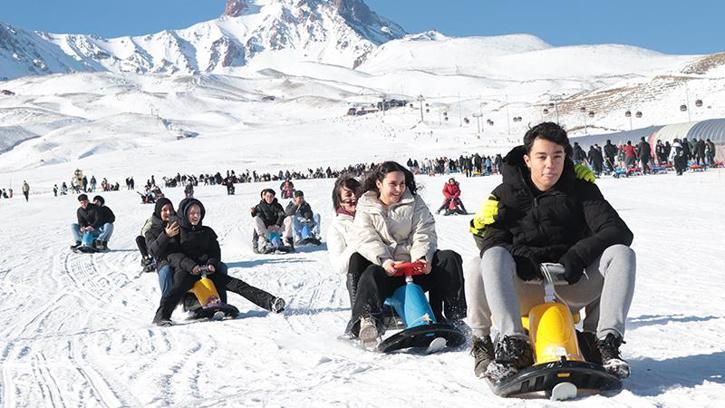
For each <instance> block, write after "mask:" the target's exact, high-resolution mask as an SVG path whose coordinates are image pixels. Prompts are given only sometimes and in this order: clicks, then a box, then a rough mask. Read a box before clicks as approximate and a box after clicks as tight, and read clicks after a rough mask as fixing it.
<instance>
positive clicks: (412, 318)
mask: <svg viewBox="0 0 725 408" xmlns="http://www.w3.org/2000/svg"><path fill="white" fill-rule="evenodd" d="M417 274H420V272H418V273H415V272H413V273H410V274H408V273H406V279H405V280H406V284H405V285H403V286H401V287H399V288H398V289H396V290H395V292H394V293H393V296H391V297H389V298H388V299H386V300H385V304H386V305H389V306H391V307H393V309H395V312H396V313H397V314H398V316H400V318H401V320H402V321H403V324H404V325H405V329H404V330H403V331H401V332H399V333H396V334H394V335H392V336H390V337H388V338H387V339H385V340H384V341H383V342H381V343H380V344H379V345H378V350H379V351H381V352H383V353H389V352H393V351H396V350H401V349H406V348H410V347H429V346H431V343H432V342H433V340H435V339H437V338H442V339H444V340H445V347H458V346H460V345H461V344H463V343H465V342H466V339H465V337H464V335H463V333H461V331H460V330H458V329H457V328H456V327H454V326H453V325H451V324H448V323H438V322H437V321H436V318H435V315H434V314H433V310H432V309H431V307H430V304H429V303H428V299H427V298H426V296H425V293H424V292H423V288H421V287H420V286H419V285H417V284H416V283H414V282H413V275H417Z"/></svg>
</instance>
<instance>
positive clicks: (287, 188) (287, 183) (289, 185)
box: [279, 177, 295, 198]
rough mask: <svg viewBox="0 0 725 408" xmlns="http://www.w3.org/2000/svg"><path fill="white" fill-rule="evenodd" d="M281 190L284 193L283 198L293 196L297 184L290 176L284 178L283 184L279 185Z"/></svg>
mask: <svg viewBox="0 0 725 408" xmlns="http://www.w3.org/2000/svg"><path fill="white" fill-rule="evenodd" d="M279 191H280V193H281V194H282V198H292V195H293V194H294V192H295V185H294V183H293V182H292V181H291V180H290V179H289V177H287V178H286V179H284V181H283V182H282V184H280V185H279Z"/></svg>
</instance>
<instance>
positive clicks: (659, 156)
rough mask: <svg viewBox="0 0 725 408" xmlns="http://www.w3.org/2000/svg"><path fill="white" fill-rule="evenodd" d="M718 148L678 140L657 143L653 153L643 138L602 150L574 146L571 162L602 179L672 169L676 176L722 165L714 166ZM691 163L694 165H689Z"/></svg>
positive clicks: (595, 146) (705, 141)
mask: <svg viewBox="0 0 725 408" xmlns="http://www.w3.org/2000/svg"><path fill="white" fill-rule="evenodd" d="M716 152H717V147H716V146H715V143H713V142H712V141H711V140H710V139H699V140H698V139H691V140H689V141H688V140H687V138H686V137H685V138H682V139H679V138H675V139H674V140H673V142H672V143H670V142H669V141H666V142H664V143H663V142H662V141H661V140H657V141H656V143H655V146H654V149H653V148H652V146H651V145H650V143H649V142H648V141H646V140H645V138H644V137H642V138H640V140H639V141H638V142H637V144H636V145H633V144H632V141H631V140H628V141H627V143H624V144H621V145H619V146H616V145H614V144H612V141H611V140H607V142H606V144H605V145H604V146H603V147H602V146H599V144H596V143H595V144H593V145H591V146H589V150H588V151H585V149H584V148H583V147H582V146H580V145H579V143H577V142H574V145H573V153H572V160H573V161H574V163H586V164H587V165H588V166H589V167H590V168H591V169H592V170H593V171H594V173H595V174H596V175H597V176H599V175H601V174H602V173H605V174H617V171H618V169H619V171H621V172H627V174H631V173H633V172H636V173H641V174H650V173H656V172H662V171H666V170H667V168H669V167H673V168H674V170H675V172H676V173H677V175H682V173H683V172H685V171H687V170H688V169H702V168H706V167H714V166H716V165H721V164H720V163H716V162H715V154H716ZM690 163H691V164H690Z"/></svg>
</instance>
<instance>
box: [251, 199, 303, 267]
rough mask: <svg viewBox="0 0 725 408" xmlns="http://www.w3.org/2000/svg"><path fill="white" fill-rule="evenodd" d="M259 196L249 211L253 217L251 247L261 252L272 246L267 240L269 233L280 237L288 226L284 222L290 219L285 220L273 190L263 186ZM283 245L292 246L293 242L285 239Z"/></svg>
mask: <svg viewBox="0 0 725 408" xmlns="http://www.w3.org/2000/svg"><path fill="white" fill-rule="evenodd" d="M261 197H262V199H261V200H260V201H259V204H257V205H256V206H254V207H252V208H251V209H250V212H251V214H252V217H253V218H254V225H253V226H254V239H253V242H252V249H253V250H254V252H255V253H262V254H263V253H266V252H267V251H268V250H269V249H271V248H272V247H273V245H272V243H271V242H270V241H269V237H270V236H271V234H270V233H272V232H274V233H276V234H278V235H279V236H280V237H281V236H282V235H283V233H284V231H285V230H288V229H289V228H290V227H289V224H287V225H285V223H291V222H292V220H289V221H287V220H285V218H286V215H285V212H284V208H282V205H281V204H280V203H279V202H277V198H275V192H274V190H272V189H271V188H265V189H264V190H262V193H261ZM283 245H285V246H288V247H292V245H293V243H292V242H291V240H287V242H285V243H283Z"/></svg>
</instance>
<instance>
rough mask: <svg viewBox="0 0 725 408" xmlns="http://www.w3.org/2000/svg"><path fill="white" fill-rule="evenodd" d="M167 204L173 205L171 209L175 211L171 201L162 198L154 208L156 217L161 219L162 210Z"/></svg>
mask: <svg viewBox="0 0 725 408" xmlns="http://www.w3.org/2000/svg"><path fill="white" fill-rule="evenodd" d="M166 204H171V209H172V210H173V209H174V205H173V204H172V203H171V200H169V199H168V198H166V197H161V198H159V199H158V200H156V205H155V206H154V215H155V216H156V217H157V218H159V219H161V209H162V208H164V206H165V205H166Z"/></svg>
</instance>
